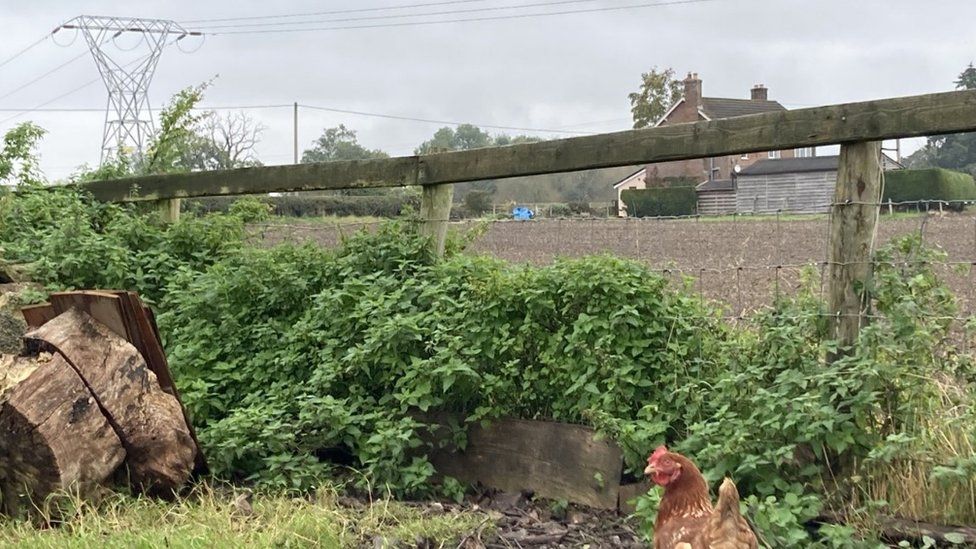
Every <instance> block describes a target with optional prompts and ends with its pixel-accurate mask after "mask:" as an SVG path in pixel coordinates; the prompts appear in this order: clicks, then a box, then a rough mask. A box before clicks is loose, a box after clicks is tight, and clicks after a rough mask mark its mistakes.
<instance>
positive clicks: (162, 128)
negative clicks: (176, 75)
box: [139, 84, 208, 174]
mask: <svg viewBox="0 0 976 549" xmlns="http://www.w3.org/2000/svg"><path fill="white" fill-rule="evenodd" d="M207 86H208V84H202V85H200V86H196V87H191V88H186V89H184V90H181V91H179V92H178V93H177V94H176V95H175V96H173V98H172V100H171V101H170V104H169V105H167V107H166V108H165V109H163V111H162V112H161V113H160V115H159V132H158V133H157V134H156V135H155V137H154V138H153V140H152V142H151V143H150V145H149V147H148V148H147V150H146V155H145V159H143V160H142V166H141V167H140V169H139V172H141V173H144V174H161V173H179V172H184V171H189V166H187V162H186V159H187V158H188V157H189V156H192V155H193V149H194V147H195V146H196V144H197V138H198V136H197V134H196V132H195V128H196V126H197V125H198V124H199V123H200V122H201V121H202V120H203V118H204V117H205V116H206V115H204V114H197V113H194V111H193V108H194V107H196V105H197V104H198V103H199V102H200V100H202V99H203V91H204V90H205V89H206V88H207Z"/></svg>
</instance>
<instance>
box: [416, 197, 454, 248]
mask: <svg viewBox="0 0 976 549" xmlns="http://www.w3.org/2000/svg"><path fill="white" fill-rule="evenodd" d="M452 200H454V185H453V184H451V183H445V184H441V185H424V187H423V192H422V194H421V196H420V218H421V220H422V222H421V226H420V234H422V235H425V236H430V237H432V239H433V246H434V253H435V254H437V256H438V257H439V256H442V255H444V242H445V241H446V240H447V224H448V221H449V220H450V217H451V201H452Z"/></svg>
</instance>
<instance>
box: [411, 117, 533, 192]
mask: <svg viewBox="0 0 976 549" xmlns="http://www.w3.org/2000/svg"><path fill="white" fill-rule="evenodd" d="M537 141H542V139H540V138H538V137H533V136H530V135H516V136H514V137H513V136H510V135H506V134H498V135H491V134H490V133H488V132H486V131H484V130H482V129H481V128H479V127H478V126H475V125H473V124H460V125H459V126H458V127H457V128H451V127H450V126H444V127H443V128H441V129H439V130H437V131H436V132H434V135H433V137H431V138H430V139H428V140H427V141H424V142H423V143H421V144H420V146H418V147H417V148H416V149H415V150H414V153H415V154H430V153H435V152H444V151H467V150H471V149H481V148H484V147H501V146H505V145H516V144H520V143H534V142H537ZM495 188H496V187H495V182H494V181H472V182H470V183H462V184H458V185H455V187H454V197H455V199H457V200H461V199H463V198H464V196H465V194H467V192H468V191H471V190H476V191H484V192H487V193H489V194H493V193H494V192H495Z"/></svg>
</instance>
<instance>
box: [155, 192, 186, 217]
mask: <svg viewBox="0 0 976 549" xmlns="http://www.w3.org/2000/svg"><path fill="white" fill-rule="evenodd" d="M181 202H182V199H180V198H168V199H165V200H160V201H158V202H156V208H157V210H158V211H159V217H160V218H162V220H163V223H176V222H177V221H179V220H180V203H181Z"/></svg>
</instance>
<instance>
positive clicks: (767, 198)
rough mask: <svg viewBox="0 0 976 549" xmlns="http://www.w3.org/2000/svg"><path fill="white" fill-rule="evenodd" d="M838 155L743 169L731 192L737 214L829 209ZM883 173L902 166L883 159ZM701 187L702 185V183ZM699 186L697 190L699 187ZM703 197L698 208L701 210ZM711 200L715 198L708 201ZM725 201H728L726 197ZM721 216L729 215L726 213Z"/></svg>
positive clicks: (785, 161)
mask: <svg viewBox="0 0 976 549" xmlns="http://www.w3.org/2000/svg"><path fill="white" fill-rule="evenodd" d="M839 158H840V157H838V156H813V157H807V158H783V159H775V160H773V159H770V160H760V161H759V162H756V163H755V164H753V165H751V166H749V167H747V168H745V169H743V170H742V171H741V172H740V173H739V175H738V177H736V178H735V181H734V184H733V185H732V189H731V191H728V192H729V193H731V195H732V196H733V198H732V200H734V202H735V208H734V211H736V212H738V213H776V212H790V213H818V212H826V211H828V210H829V209H830V202H831V200H833V196H834V187H835V186H836V184H837V166H838V163H839ZM882 160H883V164H884V168H885V169H886V170H892V169H898V168H901V167H902V166H901V165H900V164H899V163H898V162H896V161H895V160H893V159H891V158H889V157H888V156H884V157H883V159H882ZM702 185H705V184H704V183H703V184H702ZM702 185H699V188H701V187H702ZM702 197H703V194H702V193H701V192H699V199H698V208H699V213H702V214H705V213H706V212H705V211H702V206H703V202H702ZM708 199H709V200H710V201H713V200H714V199H712V198H710V197H709V198H708ZM725 200H728V198H727V197H726V198H725ZM724 213H730V212H728V211H725V212H724Z"/></svg>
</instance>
